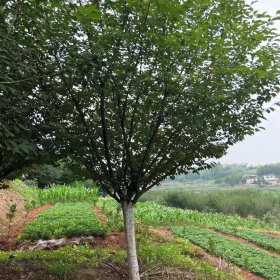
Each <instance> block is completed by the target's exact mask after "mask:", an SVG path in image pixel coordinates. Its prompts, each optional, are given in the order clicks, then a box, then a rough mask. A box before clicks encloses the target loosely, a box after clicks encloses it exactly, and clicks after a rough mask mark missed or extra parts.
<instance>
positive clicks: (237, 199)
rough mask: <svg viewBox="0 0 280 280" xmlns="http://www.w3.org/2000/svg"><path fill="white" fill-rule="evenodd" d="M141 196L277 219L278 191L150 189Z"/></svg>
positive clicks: (180, 205) (171, 203) (188, 206)
mask: <svg viewBox="0 0 280 280" xmlns="http://www.w3.org/2000/svg"><path fill="white" fill-rule="evenodd" d="M143 200H153V201H157V202H160V203H163V204H165V205H167V206H171V207H178V208H183V209H192V210H198V211H203V212H220V213H224V214H237V215H240V216H242V217H247V216H255V217H257V218H263V217H266V220H267V221H269V222H275V223H277V222H279V221H280V217H279V216H277V215H274V214H273V213H280V191H266V190H248V189H247V190H225V191H201V192H194V191H177V190H174V191H153V192H150V193H148V194H146V195H145V196H144V199H143Z"/></svg>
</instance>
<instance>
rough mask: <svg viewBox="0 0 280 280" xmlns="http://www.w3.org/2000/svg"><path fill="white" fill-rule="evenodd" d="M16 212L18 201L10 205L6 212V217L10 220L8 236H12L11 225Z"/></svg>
mask: <svg viewBox="0 0 280 280" xmlns="http://www.w3.org/2000/svg"><path fill="white" fill-rule="evenodd" d="M16 212H17V205H16V203H14V204H12V205H10V207H9V209H8V212H7V213H6V218H7V219H8V221H9V224H8V236H10V233H11V226H12V222H13V220H14V218H15V217H16Z"/></svg>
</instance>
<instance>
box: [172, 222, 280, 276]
mask: <svg viewBox="0 0 280 280" xmlns="http://www.w3.org/2000/svg"><path fill="white" fill-rule="evenodd" d="M174 232H175V233H176V234H178V235H179V236H181V237H184V238H187V239H189V240H190V241H192V242H193V243H195V244H197V245H199V246H200V247H202V248H205V249H207V250H208V251H209V252H210V253H213V254H215V255H217V256H219V257H222V258H224V259H226V260H228V261H231V262H233V263H235V264H237V265H239V266H241V267H244V268H246V269H248V270H250V271H252V272H255V273H257V274H259V275H261V276H263V277H265V279H268V280H278V279H279V277H280V258H277V257H273V256H271V255H270V254H269V253H267V252H266V251H264V250H260V249H255V248H253V247H252V246H250V245H246V244H242V243H240V242H239V241H235V240H230V239H227V238H225V237H221V236H219V235H217V234H216V233H213V232H211V231H209V230H207V229H202V228H199V227H195V226H187V227H183V228H174Z"/></svg>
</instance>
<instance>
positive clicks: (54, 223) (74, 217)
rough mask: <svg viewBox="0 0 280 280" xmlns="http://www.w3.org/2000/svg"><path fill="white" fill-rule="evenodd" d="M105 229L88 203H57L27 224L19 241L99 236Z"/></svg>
mask: <svg viewBox="0 0 280 280" xmlns="http://www.w3.org/2000/svg"><path fill="white" fill-rule="evenodd" d="M104 234H105V228H104V226H103V225H102V224H101V223H100V221H99V220H98V218H97V217H96V215H95V213H94V211H93V209H92V205H91V204H89V203H58V204H56V205H55V206H54V207H53V208H50V209H48V210H46V211H44V212H42V213H41V214H39V216H38V217H37V218H36V219H35V220H34V221H33V222H32V223H30V224H28V225H27V226H26V227H25V229H24V231H23V233H22V235H21V239H28V240H38V239H51V238H61V237H72V236H89V235H93V236H101V235H104Z"/></svg>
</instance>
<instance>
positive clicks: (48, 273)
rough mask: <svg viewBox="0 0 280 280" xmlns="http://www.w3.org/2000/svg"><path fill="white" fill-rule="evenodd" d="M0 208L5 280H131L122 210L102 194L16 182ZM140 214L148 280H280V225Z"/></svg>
mask: <svg viewBox="0 0 280 280" xmlns="http://www.w3.org/2000/svg"><path fill="white" fill-rule="evenodd" d="M13 205H16V209H14V208H15V207H14V206H13ZM0 206H1V207H0V210H1V212H0V228H1V240H0V268H1V279H3V280H7V279H9V280H10V279H11V280H14V279H42V280H44V279H55V280H56V279H61V280H62V279H81V280H87V279H100V280H101V279H102V280H103V279H105V280H106V279H112V280H113V279H116V280H118V279H127V267H126V252H125V237H124V234H123V232H122V230H123V228H122V227H123V222H122V216H121V211H120V207H119V205H118V204H117V203H115V202H114V201H113V200H111V199H107V198H102V197H99V196H98V191H97V190H95V189H85V188H82V187H75V188H70V187H66V186H57V187H53V188H51V189H47V190H38V189H35V188H31V187H27V186H25V185H24V184H23V183H21V182H19V181H17V182H14V184H13V186H12V188H11V189H9V190H1V191H0ZM135 214H136V220H137V225H136V228H137V242H138V253H139V258H140V264H141V276H142V279H178V280H180V279H201V280H202V279H205V280H206V279H207V280H208V279H214V280H215V279H217V280H219V279H220V280H222V279H224V280H227V279H245V280H246V279H251V280H254V279H271V280H278V279H280V226H278V225H277V224H272V223H267V222H265V221H263V220H260V219H255V218H241V217H240V216H237V215H232V216H230V215H225V214H222V213H203V212H199V211H195V210H183V209H176V208H171V207H167V206H163V205H160V204H157V203H154V202H141V203H138V204H137V207H136V213H135Z"/></svg>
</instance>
